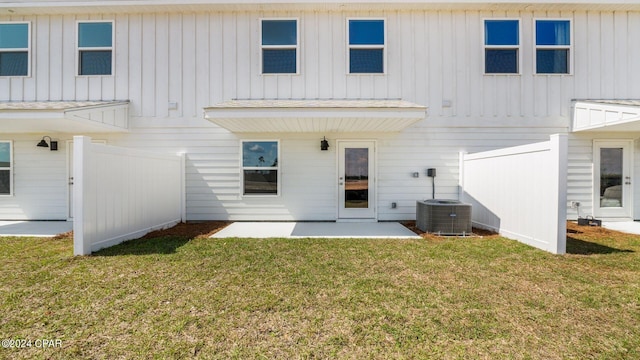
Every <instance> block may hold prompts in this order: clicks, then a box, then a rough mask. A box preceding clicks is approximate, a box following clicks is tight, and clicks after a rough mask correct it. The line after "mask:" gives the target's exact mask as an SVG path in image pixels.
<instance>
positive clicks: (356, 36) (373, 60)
mask: <svg viewBox="0 0 640 360" xmlns="http://www.w3.org/2000/svg"><path fill="white" fill-rule="evenodd" d="M347 24H348V31H347V33H348V34H349V39H348V43H349V51H348V56H349V74H383V73H384V71H385V54H384V49H385V28H384V19H349V20H347Z"/></svg>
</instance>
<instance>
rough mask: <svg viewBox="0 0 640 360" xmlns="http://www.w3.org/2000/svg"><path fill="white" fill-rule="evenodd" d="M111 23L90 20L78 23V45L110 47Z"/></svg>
mask: <svg viewBox="0 0 640 360" xmlns="http://www.w3.org/2000/svg"><path fill="white" fill-rule="evenodd" d="M112 25H113V24H112V23H110V22H90V23H79V24H78V46H79V47H111V43H112V40H113V26H112Z"/></svg>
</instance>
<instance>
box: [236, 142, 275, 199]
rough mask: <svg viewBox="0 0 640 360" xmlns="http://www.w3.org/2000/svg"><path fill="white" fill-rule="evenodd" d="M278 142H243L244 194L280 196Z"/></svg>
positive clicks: (242, 176)
mask: <svg viewBox="0 0 640 360" xmlns="http://www.w3.org/2000/svg"><path fill="white" fill-rule="evenodd" d="M279 150H280V149H279V144H278V141H242V175H241V178H242V194H243V195H278V194H279V186H278V185H279V183H280V181H279V176H280V163H279V162H278V153H279V152H280V151H279Z"/></svg>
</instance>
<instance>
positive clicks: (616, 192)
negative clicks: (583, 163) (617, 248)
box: [593, 140, 633, 218]
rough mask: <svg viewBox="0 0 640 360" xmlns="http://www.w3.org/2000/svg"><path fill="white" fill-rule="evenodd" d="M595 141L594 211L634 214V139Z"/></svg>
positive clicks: (607, 215) (607, 214)
mask: <svg viewBox="0 0 640 360" xmlns="http://www.w3.org/2000/svg"><path fill="white" fill-rule="evenodd" d="M593 144H594V146H593V163H594V166H593V168H594V169H593V170H594V171H593V172H594V182H593V185H594V186H593V187H594V194H593V200H594V201H593V203H594V204H593V214H594V216H596V217H602V218H630V217H631V216H632V214H631V208H632V207H633V204H632V193H631V192H632V187H631V183H632V181H633V179H632V178H631V177H632V176H631V174H632V172H631V169H632V168H633V167H632V165H633V158H632V156H633V155H632V149H633V142H632V141H629V140H606V141H604V140H595V141H594V143H593Z"/></svg>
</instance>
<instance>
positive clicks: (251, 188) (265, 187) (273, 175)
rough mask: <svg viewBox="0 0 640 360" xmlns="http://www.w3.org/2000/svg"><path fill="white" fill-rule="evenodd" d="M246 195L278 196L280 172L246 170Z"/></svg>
mask: <svg viewBox="0 0 640 360" xmlns="http://www.w3.org/2000/svg"><path fill="white" fill-rule="evenodd" d="M244 193H245V195H246V194H263V195H264V194H267V195H269V194H272V195H277V194H278V170H244Z"/></svg>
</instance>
